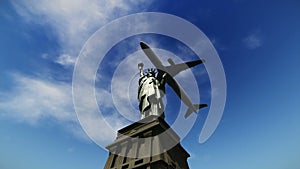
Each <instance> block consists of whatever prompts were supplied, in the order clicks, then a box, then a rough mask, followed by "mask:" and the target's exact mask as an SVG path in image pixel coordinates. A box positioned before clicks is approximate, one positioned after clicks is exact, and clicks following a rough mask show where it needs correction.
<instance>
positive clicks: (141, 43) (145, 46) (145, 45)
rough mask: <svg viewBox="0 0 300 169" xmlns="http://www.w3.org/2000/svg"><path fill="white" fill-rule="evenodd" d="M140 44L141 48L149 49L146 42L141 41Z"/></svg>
mask: <svg viewBox="0 0 300 169" xmlns="http://www.w3.org/2000/svg"><path fill="white" fill-rule="evenodd" d="M140 46H141V48H142V49H149V46H148V45H147V44H146V43H144V42H142V41H141V42H140Z"/></svg>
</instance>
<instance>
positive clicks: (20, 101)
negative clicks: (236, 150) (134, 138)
mask: <svg viewBox="0 0 300 169" xmlns="http://www.w3.org/2000/svg"><path fill="white" fill-rule="evenodd" d="M12 77H13V79H14V83H15V84H16V85H15V86H14V88H13V89H12V92H6V93H2V95H1V96H0V97H1V100H3V101H2V102H0V111H1V112H2V114H1V115H2V117H4V118H13V119H16V120H17V121H19V122H26V123H29V124H32V125H36V124H38V123H39V121H40V120H43V119H44V120H45V119H49V118H51V119H54V120H55V121H56V122H57V123H58V124H62V126H63V127H64V129H66V130H67V131H69V132H71V133H72V134H73V135H74V136H76V137H78V138H80V139H83V140H89V139H88V138H87V136H86V134H85V133H84V132H83V130H82V129H81V127H80V124H79V123H78V120H77V116H76V113H75V111H74V108H73V102H72V89H71V85H70V84H68V83H63V82H57V81H49V80H43V79H38V78H33V77H27V76H24V75H20V74H13V76H12ZM82 97H84V96H82ZM2 98H5V100H4V99H2ZM107 105H110V103H107ZM87 107H88V106H87ZM86 111H87V112H89V113H87V114H86V116H84V118H85V119H84V121H88V127H89V128H90V130H89V131H90V132H89V135H92V136H93V138H96V139H97V141H99V142H105V143H109V141H112V140H113V139H114V137H115V136H116V133H113V132H110V131H109V130H105V128H104V127H103V126H104V124H105V123H111V124H114V125H113V127H114V131H116V130H117V129H119V128H121V127H122V126H124V125H125V123H124V121H122V119H120V118H117V116H116V114H109V115H106V116H104V118H101V119H100V118H94V115H95V113H97V112H95V111H93V110H90V109H88V108H87V109H86ZM98 129H102V130H98ZM91 131H92V132H91Z"/></svg>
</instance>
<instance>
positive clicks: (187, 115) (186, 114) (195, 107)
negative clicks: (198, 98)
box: [184, 104, 207, 118]
mask: <svg viewBox="0 0 300 169" xmlns="http://www.w3.org/2000/svg"><path fill="white" fill-rule="evenodd" d="M193 106H194V107H189V108H188V109H187V111H186V113H185V115H184V118H188V117H189V116H190V115H191V114H192V112H195V113H196V114H197V110H198V109H201V108H203V107H207V104H194V105H193Z"/></svg>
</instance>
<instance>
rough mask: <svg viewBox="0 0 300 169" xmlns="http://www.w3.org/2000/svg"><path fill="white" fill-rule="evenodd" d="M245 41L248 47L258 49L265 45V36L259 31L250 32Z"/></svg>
mask: <svg viewBox="0 0 300 169" xmlns="http://www.w3.org/2000/svg"><path fill="white" fill-rule="evenodd" d="M243 43H244V44H245V46H246V47H247V48H248V49H256V48H259V47H261V46H262V45H263V38H262V36H261V33H260V32H259V31H256V32H253V33H251V34H249V35H248V36H247V37H245V38H244V39H243Z"/></svg>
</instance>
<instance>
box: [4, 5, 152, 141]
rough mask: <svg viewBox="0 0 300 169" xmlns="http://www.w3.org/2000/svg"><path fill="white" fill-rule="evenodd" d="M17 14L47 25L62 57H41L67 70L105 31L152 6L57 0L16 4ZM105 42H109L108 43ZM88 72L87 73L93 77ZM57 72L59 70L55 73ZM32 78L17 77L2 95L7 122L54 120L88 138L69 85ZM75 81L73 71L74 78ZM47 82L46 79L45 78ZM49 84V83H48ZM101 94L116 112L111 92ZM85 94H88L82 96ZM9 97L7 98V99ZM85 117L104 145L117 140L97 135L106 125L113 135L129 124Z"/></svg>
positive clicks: (109, 135)
mask: <svg viewBox="0 0 300 169" xmlns="http://www.w3.org/2000/svg"><path fill="white" fill-rule="evenodd" d="M12 4H13V6H14V8H15V10H16V12H17V13H18V14H19V15H20V16H21V17H22V18H23V19H24V20H25V21H26V22H27V23H28V24H39V25H41V26H43V27H44V28H45V29H46V30H47V32H50V34H49V36H55V37H54V39H56V40H57V43H58V45H59V48H60V51H58V53H60V54H59V56H51V55H50V54H48V53H44V54H43V55H42V56H41V57H42V58H45V59H47V60H50V61H51V62H54V63H58V64H60V65H62V66H64V67H70V66H72V65H74V63H75V60H76V57H77V55H78V54H79V52H80V49H81V48H82V46H83V45H84V43H85V41H86V40H87V39H88V38H89V37H90V36H91V35H92V34H93V33H94V32H95V31H96V30H97V29H99V28H100V27H101V26H103V25H105V24H106V23H108V22H109V21H111V20H112V19H114V18H118V17H121V16H123V15H126V14H129V13H132V12H135V11H140V10H143V9H144V8H145V7H146V6H147V4H149V2H146V1H134V0H129V1H122V0H100V1H99V0H90V1H85V0H64V1H61V0H52V1H35V0H28V1H13V2H12ZM103 43H105V42H103ZM88 68H89V67H88V66H87V67H86V71H85V72H84V73H86V74H87V75H89V73H90V72H89V69H88ZM54 72H55V70H54ZM47 76H50V77H49V78H47V79H46V78H41V77H32V76H27V75H24V74H18V73H17V74H16V73H15V74H13V75H12V79H13V81H14V83H13V84H14V85H13V86H12V87H11V90H10V91H7V92H4V93H1V95H0V99H1V102H0V110H1V113H2V114H1V115H2V116H3V117H4V118H13V119H16V120H18V121H21V122H25V123H30V124H37V123H39V122H40V121H41V119H47V118H51V119H54V120H55V121H57V122H58V123H60V124H62V126H64V128H65V129H67V130H68V131H70V132H71V133H73V134H74V135H75V136H78V137H80V138H86V135H85V133H84V132H83V131H82V129H81V127H80V124H79V122H78V120H77V116H76V113H75V111H74V107H73V101H72V85H71V83H70V82H61V81H56V80H55V78H51V72H50V73H49V75H47ZM71 76H72V74H71V72H70V77H71ZM42 77H44V76H43V75H42ZM49 79H50V80H49ZM97 92H99V93H101V98H99V102H101V104H102V105H100V106H104V107H106V108H112V105H113V104H112V99H109V97H108V96H110V91H109V90H103V89H100V88H99V89H98V90H97ZM83 94H84V93H83ZM3 98H5V99H3ZM86 102H87V106H86V107H85V108H87V109H86V111H87V112H90V113H87V115H86V116H84V118H85V120H84V121H86V122H88V124H87V128H88V129H89V133H88V134H89V135H90V136H92V137H93V138H96V140H97V141H99V142H107V141H111V140H112V139H114V137H115V134H116V133H114V132H111V130H100V131H99V130H98V129H99V128H100V129H101V128H103V125H104V124H105V123H111V124H113V126H112V127H113V130H115V131H116V130H117V129H118V128H120V127H122V126H124V124H125V123H124V120H123V119H121V118H119V117H118V115H117V114H116V113H111V114H106V115H105V116H104V118H101V119H100V118H95V116H94V115H95V114H96V113H98V112H97V111H95V110H94V109H93V110H92V109H88V107H89V106H88V105H89V104H90V103H89V100H86Z"/></svg>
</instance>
